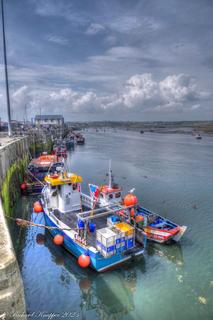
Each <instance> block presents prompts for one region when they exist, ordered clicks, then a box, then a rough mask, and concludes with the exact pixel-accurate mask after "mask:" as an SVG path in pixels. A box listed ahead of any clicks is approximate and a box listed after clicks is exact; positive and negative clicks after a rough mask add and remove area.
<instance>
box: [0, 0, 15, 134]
mask: <svg viewBox="0 0 213 320" xmlns="http://www.w3.org/2000/svg"><path fill="white" fill-rule="evenodd" d="M1 17H2V38H3V52H4V72H5V84H6V97H7V117H8V136H9V137H10V136H12V127H11V113H10V94H9V84H8V71H7V50H6V40H5V27H4V5H3V0H1Z"/></svg>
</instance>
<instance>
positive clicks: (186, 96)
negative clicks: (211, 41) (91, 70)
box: [11, 73, 210, 119]
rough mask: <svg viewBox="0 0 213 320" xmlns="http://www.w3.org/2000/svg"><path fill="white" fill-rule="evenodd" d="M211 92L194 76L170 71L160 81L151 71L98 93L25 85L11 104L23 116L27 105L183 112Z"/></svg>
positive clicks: (32, 110)
mask: <svg viewBox="0 0 213 320" xmlns="http://www.w3.org/2000/svg"><path fill="white" fill-rule="evenodd" d="M209 97H210V94H209V93H208V92H203V91H200V90H198V87H197V85H196V83H195V80H194V79H192V78H191V77H189V76H187V75H185V74H179V75H169V76H167V77H166V78H165V79H163V80H161V81H157V80H155V79H154V78H153V76H152V75H151V74H150V73H144V74H135V75H133V76H132V77H130V78H129V79H128V80H127V81H126V83H125V85H124V87H123V89H122V90H120V92H115V93H114V94H108V95H100V96H99V95H97V93H96V92H95V91H92V90H88V91H84V92H82V91H78V90H74V89H72V88H68V87H65V88H62V89H59V88H56V89H50V88H49V87H48V88H45V87H42V88H40V89H38V88H30V87H28V86H26V85H24V86H21V87H20V88H18V89H17V90H14V91H13V92H12V95H11V105H12V109H13V111H14V115H15V116H16V117H17V118H21V119H22V118H23V110H24V106H25V105H27V109H28V114H31V116H33V115H35V114H36V113H38V110H39V109H40V108H41V109H42V112H43V113H58V112H61V113H63V114H65V115H70V114H71V113H79V114H80V113H91V112H95V113H101V112H102V113H103V112H108V111H113V112H115V113H116V111H117V113H118V114H119V113H120V114H121V113H122V112H127V113H128V112H129V111H130V110H135V112H136V113H138V112H153V111H155V112H166V113H168V112H184V111H191V112H193V111H196V110H197V109H199V108H200V102H201V101H203V100H205V99H207V98H209Z"/></svg>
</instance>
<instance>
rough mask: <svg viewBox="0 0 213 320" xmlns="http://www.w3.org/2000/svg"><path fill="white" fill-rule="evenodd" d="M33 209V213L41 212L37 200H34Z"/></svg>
mask: <svg viewBox="0 0 213 320" xmlns="http://www.w3.org/2000/svg"><path fill="white" fill-rule="evenodd" d="M33 209H34V212H35V213H40V212H43V208H42V205H41V204H40V202H39V201H36V202H35V203H34V206H33Z"/></svg>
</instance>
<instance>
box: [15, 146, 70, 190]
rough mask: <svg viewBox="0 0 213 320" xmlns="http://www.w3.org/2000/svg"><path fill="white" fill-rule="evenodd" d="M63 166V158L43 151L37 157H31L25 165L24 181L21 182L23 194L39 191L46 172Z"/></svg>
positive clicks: (52, 171) (55, 170) (53, 171)
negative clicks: (26, 165)
mask: <svg viewBox="0 0 213 320" xmlns="http://www.w3.org/2000/svg"><path fill="white" fill-rule="evenodd" d="M63 166H64V162H63V158H62V157H57V156H56V155H50V154H47V153H46V152H43V153H42V154H41V155H40V156H39V157H38V158H35V159H32V160H31V161H30V163H29V165H28V167H27V172H26V175H25V178H24V181H23V182H22V184H21V186H20V187H21V192H22V194H23V195H33V194H38V193H40V192H41V190H42V188H43V186H44V184H43V182H44V177H45V176H46V175H47V173H48V172H49V173H55V172H57V171H58V170H61V169H62V168H63Z"/></svg>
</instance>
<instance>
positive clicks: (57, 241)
mask: <svg viewBox="0 0 213 320" xmlns="http://www.w3.org/2000/svg"><path fill="white" fill-rule="evenodd" d="M53 242H54V244H55V245H56V246H61V245H62V244H63V242H64V237H63V236H62V235H61V234H57V235H56V236H55V237H54V238H53Z"/></svg>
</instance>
